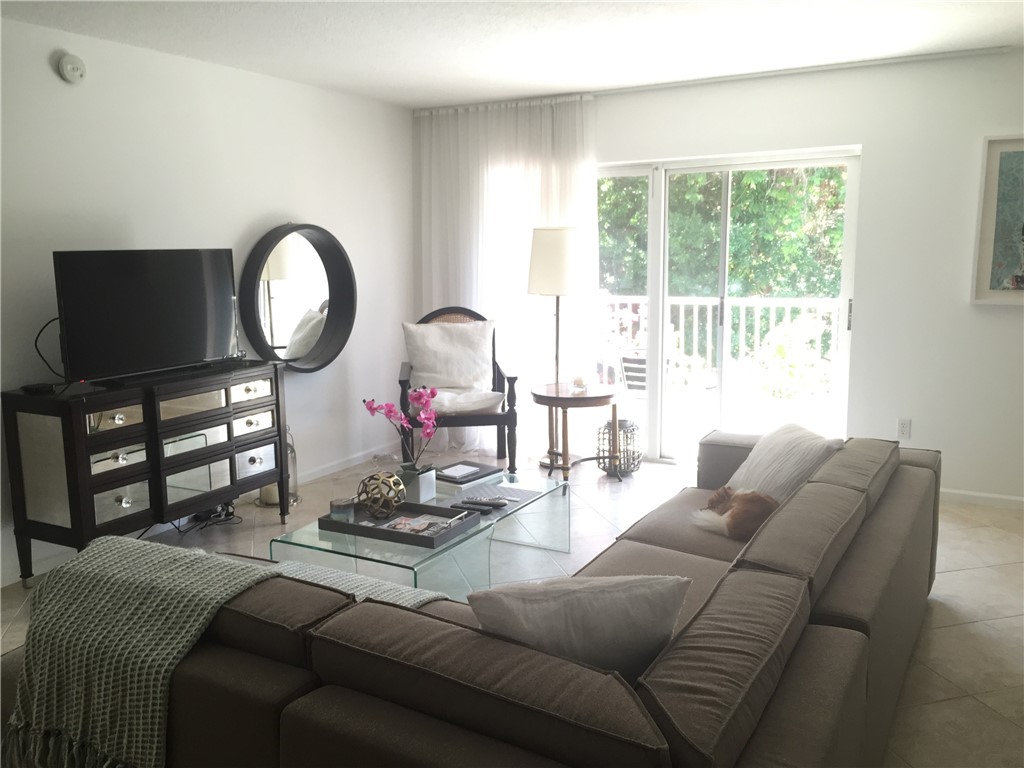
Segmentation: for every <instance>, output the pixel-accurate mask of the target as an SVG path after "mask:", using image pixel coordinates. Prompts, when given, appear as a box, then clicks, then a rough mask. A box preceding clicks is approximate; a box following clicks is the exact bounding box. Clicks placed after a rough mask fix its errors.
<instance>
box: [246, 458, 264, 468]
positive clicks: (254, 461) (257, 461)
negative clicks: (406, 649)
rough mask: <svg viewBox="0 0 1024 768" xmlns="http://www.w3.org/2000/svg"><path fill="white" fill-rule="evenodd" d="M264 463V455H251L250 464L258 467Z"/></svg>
mask: <svg viewBox="0 0 1024 768" xmlns="http://www.w3.org/2000/svg"><path fill="white" fill-rule="evenodd" d="M262 463H263V457H262V456H250V457H249V464H251V465H252V466H254V467H258V466H259V465H260V464H262Z"/></svg>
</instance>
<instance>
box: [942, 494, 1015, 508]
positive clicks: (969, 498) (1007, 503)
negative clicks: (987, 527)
mask: <svg viewBox="0 0 1024 768" xmlns="http://www.w3.org/2000/svg"><path fill="white" fill-rule="evenodd" d="M939 498H940V499H941V500H942V501H948V502H953V503H959V504H980V505H982V506H985V507H999V508H1000V509H1013V510H1017V511H1018V512H1024V497H1021V496H1003V495H1001V494H998V493H981V492H980V491H961V490H957V489H956V488H943V489H942V490H941V491H939Z"/></svg>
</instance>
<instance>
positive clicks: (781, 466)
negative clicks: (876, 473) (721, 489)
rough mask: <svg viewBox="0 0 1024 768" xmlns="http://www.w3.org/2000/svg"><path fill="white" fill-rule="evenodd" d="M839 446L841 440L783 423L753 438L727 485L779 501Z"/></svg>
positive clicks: (806, 479) (804, 481)
mask: <svg viewBox="0 0 1024 768" xmlns="http://www.w3.org/2000/svg"><path fill="white" fill-rule="evenodd" d="M842 447H843V441H842V440H838V439H836V440H829V439H826V438H824V437H822V436H821V435H816V434H815V433H814V432H811V431H810V430H808V429H804V428H803V427H801V426H799V425H797V424H787V425H786V426H784V427H779V428H778V429H776V430H775V431H774V432H769V433H768V434H767V435H764V436H763V437H762V438H761V439H760V440H758V441H757V443H756V444H755V445H754V448H753V450H751V451H750V455H748V456H747V459H746V461H744V462H743V463H742V464H740V466H739V469H737V470H736V472H735V473H734V474H733V476H732V478H731V479H730V480H729V482H728V483H727V485H728V486H729V487H730V488H732V489H733V490H734V491H736V492H741V491H756V492H757V493H763V494H765V495H766V496H771V497H772V498H773V499H775V500H776V501H777V502H779V503H780V504H781V503H782V502H784V501H785V500H786V499H788V498H789V497H790V496H791V495H792V494H793V493H794V492H795V491H796V489H797V488H799V487H800V486H801V485H803V484H804V483H806V482H807V481H808V480H809V479H810V477H811V475H813V474H814V471H815V470H816V469H817V468H818V467H820V466H821V465H822V463H823V462H824V461H825V460H826V459H828V458H829V457H830V456H831V455H832V454H833V453H835V452H836V451H838V450H839V449H840V448H842Z"/></svg>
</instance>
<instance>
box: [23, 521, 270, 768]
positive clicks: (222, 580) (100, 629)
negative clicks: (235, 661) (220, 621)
mask: <svg viewBox="0 0 1024 768" xmlns="http://www.w3.org/2000/svg"><path fill="white" fill-rule="evenodd" d="M274 575H276V574H275V571H274V570H273V569H269V568H266V567H265V566H263V565H259V564H255V563H253V564H250V563H244V562H237V561H234V560H229V559H227V558H223V557H218V556H216V555H211V554H208V553H206V552H204V551H202V550H199V549H182V548H180V547H170V546H166V545H163V544H154V543H152V542H143V541H138V540H136V539H130V538H124V537H104V538H99V539H96V540H95V541H93V542H92V543H91V544H90V545H89V546H88V547H86V549H85V550H84V551H83V552H81V553H79V554H78V555H77V556H75V557H74V558H72V559H71V560H69V561H68V562H67V563H64V564H63V565H61V566H59V567H58V568H55V569H54V570H52V571H51V572H50V573H48V574H47V575H46V578H45V579H43V580H42V583H41V584H40V585H39V586H38V587H36V588H35V590H34V594H33V597H32V622H31V624H30V625H29V630H28V637H27V639H26V643H25V663H24V666H23V668H22V671H21V677H20V678H19V681H18V694H17V701H16V703H15V708H14V714H13V715H12V717H11V721H10V722H11V730H10V732H9V733H8V736H7V739H6V740H5V743H4V764H5V765H6V766H8V768H22V766H24V767H25V768H28V767H29V766H31V767H32V768H122V766H124V767H125V768H127V767H128V766H133V767H134V768H159V767H160V766H163V765H164V762H165V754H164V752H165V737H166V733H165V731H166V727H167V726H166V724H167V708H168V699H169V694H170V682H171V674H172V673H173V672H174V668H175V666H177V664H178V662H179V661H181V659H182V658H183V657H184V656H185V654H187V653H188V652H189V650H190V649H191V648H192V646H193V645H194V644H195V642H196V641H197V640H198V639H199V637H200V635H202V633H203V631H204V630H205V629H206V626H207V624H209V622H210V620H211V619H212V618H213V616H214V614H215V613H216V612H217V609H218V608H219V607H220V606H221V605H222V604H223V603H224V602H226V601H227V600H230V599H231V598H232V597H234V596H235V595H237V594H239V593H240V592H242V591H244V590H246V589H248V588H249V587H251V586H252V585H254V584H256V583H257V582H260V581H262V580H264V579H268V578H270V577H272V576H274Z"/></svg>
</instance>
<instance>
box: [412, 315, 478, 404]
mask: <svg viewBox="0 0 1024 768" xmlns="http://www.w3.org/2000/svg"><path fill="white" fill-rule="evenodd" d="M402 328H403V330H404V331H405V348H406V351H407V352H408V353H409V364H410V365H411V366H412V380H411V382H410V383H411V384H412V386H413V387H437V388H438V389H478V390H489V389H490V388H491V383H492V379H493V375H494V371H493V368H492V360H493V356H492V353H493V348H492V338H493V335H494V323H493V321H491V320H474V321H472V322H469V323H424V324H423V325H420V324H419V323H402Z"/></svg>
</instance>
